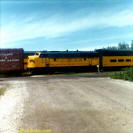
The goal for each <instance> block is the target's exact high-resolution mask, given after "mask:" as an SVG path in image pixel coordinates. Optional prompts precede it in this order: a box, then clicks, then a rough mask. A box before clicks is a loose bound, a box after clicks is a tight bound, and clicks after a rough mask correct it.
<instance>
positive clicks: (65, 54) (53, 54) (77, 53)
mask: <svg viewBox="0 0 133 133" xmlns="http://www.w3.org/2000/svg"><path fill="white" fill-rule="evenodd" d="M92 56H98V53H97V52H94V51H42V52H41V55H40V57H49V58H63V57H66V58H69V57H92Z"/></svg>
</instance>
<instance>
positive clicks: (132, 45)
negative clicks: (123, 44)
mask: <svg viewBox="0 0 133 133" xmlns="http://www.w3.org/2000/svg"><path fill="white" fill-rule="evenodd" d="M131 49H132V50H133V40H132V41H131Z"/></svg>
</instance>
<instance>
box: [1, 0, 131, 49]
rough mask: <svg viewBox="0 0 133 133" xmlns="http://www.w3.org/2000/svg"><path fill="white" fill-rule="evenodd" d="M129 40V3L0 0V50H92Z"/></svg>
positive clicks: (118, 0)
mask: <svg viewBox="0 0 133 133" xmlns="http://www.w3.org/2000/svg"><path fill="white" fill-rule="evenodd" d="M131 40H133V0H0V48H24V50H77V49H78V50H93V49H97V48H103V47H108V46H116V45H117V44H118V43H119V42H127V43H131Z"/></svg>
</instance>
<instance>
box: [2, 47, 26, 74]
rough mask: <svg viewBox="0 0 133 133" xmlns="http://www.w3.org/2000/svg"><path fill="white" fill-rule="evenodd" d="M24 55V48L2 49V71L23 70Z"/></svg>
mask: <svg viewBox="0 0 133 133" xmlns="http://www.w3.org/2000/svg"><path fill="white" fill-rule="evenodd" d="M23 55H24V50H23V49H0V72H1V73H6V72H11V71H16V72H22V71H23Z"/></svg>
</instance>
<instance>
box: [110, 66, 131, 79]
mask: <svg viewBox="0 0 133 133" xmlns="http://www.w3.org/2000/svg"><path fill="white" fill-rule="evenodd" d="M111 78H113V79H123V80H129V81H133V67H129V68H124V69H122V71H119V72H114V73H113V74H112V75H111Z"/></svg>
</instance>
